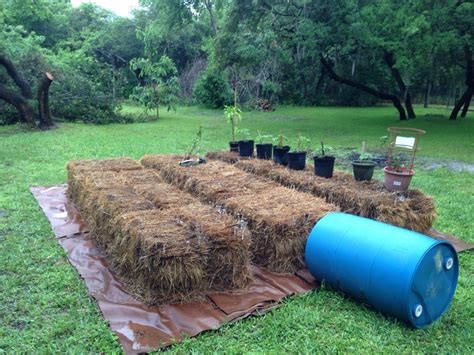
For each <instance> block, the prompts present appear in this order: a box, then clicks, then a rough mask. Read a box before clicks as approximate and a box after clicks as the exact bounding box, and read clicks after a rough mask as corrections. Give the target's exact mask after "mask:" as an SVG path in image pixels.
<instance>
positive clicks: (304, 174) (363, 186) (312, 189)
mask: <svg viewBox="0 0 474 355" xmlns="http://www.w3.org/2000/svg"><path fill="white" fill-rule="evenodd" d="M206 157H207V158H208V159H211V160H218V161H223V162H226V163H229V164H234V166H235V167H237V168H239V169H241V170H242V171H245V172H248V173H252V174H255V175H257V176H262V177H264V178H267V179H270V180H273V181H276V182H278V183H280V184H281V185H283V186H287V187H292V188H296V189H298V190H300V191H303V192H307V193H310V194H312V195H314V196H318V197H322V198H324V199H325V200H326V201H327V202H329V203H333V204H335V205H337V206H339V207H340V209H341V211H343V212H347V213H351V214H356V215H359V216H362V217H367V218H371V219H376V220H378V221H381V222H385V223H389V224H392V225H395V226H399V227H403V228H407V229H411V230H414V231H417V232H421V233H427V232H428V231H429V230H430V229H431V227H432V225H433V223H434V221H435V219H436V217H437V214H436V208H435V204H434V201H433V199H432V198H431V197H429V196H426V195H424V194H423V193H422V192H420V191H418V190H414V189H411V190H408V191H407V192H389V191H387V190H386V189H385V188H384V186H383V183H382V182H380V181H378V180H371V181H355V180H354V178H353V177H352V175H350V174H347V173H344V172H335V174H334V176H333V178H331V179H326V178H323V177H319V176H316V175H314V172H313V167H312V166H310V167H308V168H307V169H306V170H303V171H294V170H289V169H287V168H285V167H283V166H281V165H276V164H274V163H273V162H270V161H267V160H260V159H252V158H251V159H248V158H240V157H239V156H238V154H236V153H232V152H211V153H208V154H207V155H206Z"/></svg>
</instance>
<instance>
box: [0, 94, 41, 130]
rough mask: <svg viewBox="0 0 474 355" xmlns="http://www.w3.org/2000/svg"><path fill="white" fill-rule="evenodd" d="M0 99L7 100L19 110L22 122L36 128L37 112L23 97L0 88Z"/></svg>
mask: <svg viewBox="0 0 474 355" xmlns="http://www.w3.org/2000/svg"><path fill="white" fill-rule="evenodd" d="M0 99H2V100H5V101H6V102H8V103H9V104H10V105H13V106H14V107H15V108H16V109H17V110H18V113H19V114H20V120H21V121H22V122H25V123H27V124H28V125H30V126H32V127H34V126H36V115H35V111H34V110H33V108H32V107H31V106H30V104H29V103H28V101H27V100H26V99H25V98H24V97H23V96H21V95H19V94H17V93H16V92H13V91H10V90H8V89H6V88H4V87H2V86H0Z"/></svg>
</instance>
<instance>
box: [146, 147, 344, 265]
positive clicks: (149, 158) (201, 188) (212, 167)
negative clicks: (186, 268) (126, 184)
mask: <svg viewBox="0 0 474 355" xmlns="http://www.w3.org/2000/svg"><path fill="white" fill-rule="evenodd" d="M141 163H142V164H143V165H144V166H145V167H147V168H155V169H157V171H158V172H159V173H160V175H161V176H162V177H163V178H164V179H165V180H166V181H168V182H170V183H172V184H173V185H175V186H177V187H179V188H181V189H183V190H185V191H188V192H190V193H192V194H193V195H195V196H198V197H199V198H200V199H201V200H202V201H205V202H209V203H213V204H215V205H217V206H220V207H222V208H224V209H225V210H227V211H229V212H230V213H232V214H233V215H235V216H239V217H241V218H243V220H245V221H246V222H247V223H248V228H249V229H250V232H251V237H252V238H251V240H252V244H251V250H252V254H253V260H254V262H256V263H257V264H258V265H261V266H263V267H266V268H268V269H269V270H271V271H275V272H283V273H285V272H289V273H292V272H295V271H296V270H298V269H300V268H302V267H304V260H303V256H304V246H305V242H306V238H307V236H308V233H309V231H310V230H311V228H312V227H313V225H314V223H315V222H317V221H318V220H319V219H320V218H322V217H323V216H325V215H326V214H327V213H329V212H333V211H337V210H338V208H337V207H335V206H333V205H330V204H327V203H326V202H324V201H323V200H322V199H320V198H317V197H313V196H308V195H306V194H303V193H301V192H299V191H296V190H293V189H288V188H285V187H282V186H279V185H278V184H276V183H274V182H271V181H268V180H265V179H261V178H258V177H256V176H253V175H252V174H248V173H245V172H243V171H241V170H239V169H237V168H235V167H233V166H231V165H229V164H225V163H222V162H218V161H213V162H209V163H207V164H205V165H199V166H194V167H190V168H183V167H180V166H178V165H177V164H176V160H175V158H174V157H172V156H171V157H170V156H165V155H146V156H144V157H143V158H142V159H141Z"/></svg>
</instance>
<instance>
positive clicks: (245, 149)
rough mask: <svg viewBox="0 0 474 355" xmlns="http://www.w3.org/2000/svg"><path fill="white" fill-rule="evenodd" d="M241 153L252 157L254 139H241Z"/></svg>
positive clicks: (243, 155)
mask: <svg viewBox="0 0 474 355" xmlns="http://www.w3.org/2000/svg"><path fill="white" fill-rule="evenodd" d="M239 155H240V156H241V157H251V156H252V155H253V141H239Z"/></svg>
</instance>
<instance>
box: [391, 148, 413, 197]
mask: <svg viewBox="0 0 474 355" xmlns="http://www.w3.org/2000/svg"><path fill="white" fill-rule="evenodd" d="M406 160H407V159H406V157H405V156H404V155H403V154H397V155H393V156H392V157H391V158H390V159H389V161H388V165H387V166H386V167H384V168H383V171H384V175H385V177H384V185H385V187H386V188H387V190H389V191H406V190H408V187H409V186H410V183H411V179H412V177H413V175H415V171H414V170H413V169H410V168H407V167H406V164H405V162H406Z"/></svg>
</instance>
